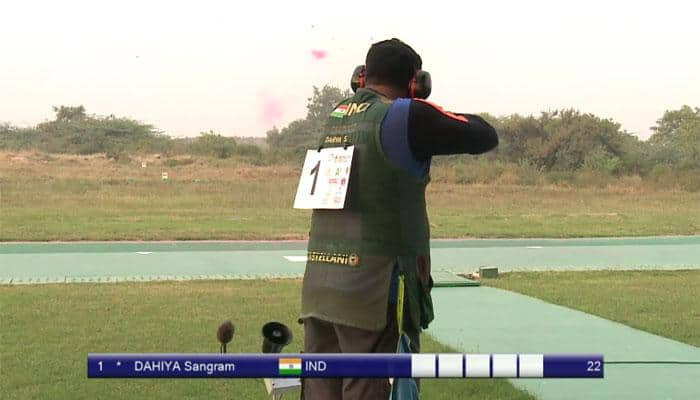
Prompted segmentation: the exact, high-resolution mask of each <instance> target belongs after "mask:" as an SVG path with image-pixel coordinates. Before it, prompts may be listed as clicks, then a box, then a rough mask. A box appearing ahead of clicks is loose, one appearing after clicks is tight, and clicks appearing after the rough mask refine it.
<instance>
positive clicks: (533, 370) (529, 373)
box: [520, 354, 544, 378]
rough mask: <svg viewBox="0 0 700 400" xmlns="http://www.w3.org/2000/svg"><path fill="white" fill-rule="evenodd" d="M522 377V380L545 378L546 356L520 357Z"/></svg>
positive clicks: (525, 355) (529, 355)
mask: <svg viewBox="0 0 700 400" xmlns="http://www.w3.org/2000/svg"><path fill="white" fill-rule="evenodd" d="M520 377H521V378H542V377H544V355H543V354H521V355H520Z"/></svg>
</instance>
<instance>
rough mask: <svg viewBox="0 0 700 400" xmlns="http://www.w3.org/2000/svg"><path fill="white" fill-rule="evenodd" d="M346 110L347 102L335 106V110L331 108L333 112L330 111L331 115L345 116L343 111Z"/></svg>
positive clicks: (336, 116)
mask: <svg viewBox="0 0 700 400" xmlns="http://www.w3.org/2000/svg"><path fill="white" fill-rule="evenodd" d="M347 111H348V106H347V104H344V105H340V106H338V108H336V109H335V110H333V112H332V113H331V117H335V118H343V117H344V116H345V113H346V112H347Z"/></svg>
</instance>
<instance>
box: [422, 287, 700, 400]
mask: <svg viewBox="0 0 700 400" xmlns="http://www.w3.org/2000/svg"><path fill="white" fill-rule="evenodd" d="M432 297H433V303H434V304H435V316H436V318H435V321H433V323H432V324H431V325H430V329H429V330H428V333H429V334H430V335H431V336H433V337H434V338H435V339H437V340H438V341H439V342H441V343H443V344H446V345H449V346H451V347H454V348H455V349H459V350H461V351H463V352H465V353H545V354H546V353H550V354H551V353H602V354H604V356H605V360H606V361H619V360H626V361H658V360H675V361H699V360H700V349H699V348H697V347H694V346H691V345H687V344H684V343H679V342H676V341H673V340H670V339H667V338H663V337H660V336H656V335H652V334H650V333H646V332H643V331H640V330H636V329H633V328H630V327H628V326H625V325H622V324H619V323H616V322H612V321H609V320H606V319H603V318H599V317H596V316H593V315H590V314H586V313H583V312H580V311H575V310H572V309H569V308H566V307H562V306H558V305H554V304H551V303H546V302H544V301H541V300H538V299H535V298H532V297H528V296H524V295H521V294H517V293H513V292H509V291H505V290H500V289H494V288H489V287H484V286H482V287H478V288H473V289H470V290H459V289H457V288H436V289H434V290H433V292H432ZM698 382H700V366H698V365H609V364H606V365H605V379H601V380H587V379H519V380H513V383H514V384H515V386H516V387H518V388H522V389H525V390H527V391H529V392H530V393H532V394H534V395H535V396H537V397H538V398H539V399H541V400H560V399H568V400H578V399H581V400H583V399H585V400H589V399H596V400H608V399H609V400H618V399H677V400H691V399H700V385H698Z"/></svg>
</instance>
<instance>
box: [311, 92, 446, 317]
mask: <svg viewBox="0 0 700 400" xmlns="http://www.w3.org/2000/svg"><path fill="white" fill-rule="evenodd" d="M390 106H391V101H390V100H389V99H387V98H385V97H383V96H381V95H379V94H377V93H375V92H373V91H371V90H367V89H360V90H358V91H357V93H356V94H355V95H354V96H353V97H351V98H349V99H347V100H345V101H343V102H341V103H340V104H339V105H338V107H337V108H336V109H335V111H334V112H333V113H331V115H330V116H329V117H328V120H327V124H326V129H325V132H324V136H323V137H322V138H321V141H320V146H321V147H339V146H348V145H353V146H354V147H355V151H354V155H353V163H352V168H351V171H350V180H349V186H348V194H347V197H346V202H345V208H344V209H342V210H314V211H313V214H312V218H311V231H310V233H309V244H308V259H307V263H306V271H305V274H304V283H303V290H302V312H301V318H302V319H303V318H308V317H315V318H318V319H321V320H324V321H329V322H333V323H338V324H343V325H348V326H353V327H357V328H362V329H367V330H373V331H378V330H381V329H383V328H384V327H385V326H386V323H387V321H386V315H387V312H386V311H387V304H388V296H389V285H390V281H391V275H392V270H393V268H394V266H395V265H397V263H398V264H399V267H400V270H401V272H402V273H403V274H404V276H405V281H406V287H405V293H406V299H405V302H406V310H408V315H406V316H405V317H404V321H405V326H407V327H419V326H422V327H427V324H428V322H430V321H431V320H432V319H433V315H432V302H431V299H430V294H429V290H430V285H429V284H428V280H429V276H428V277H426V276H425V271H423V272H424V273H423V277H422V279H421V278H420V276H419V275H420V274H419V273H418V270H419V268H418V264H419V263H420V262H419V261H418V260H422V261H425V260H428V262H429V255H430V248H429V237H430V227H429V223H428V215H427V210H426V205H425V188H426V185H427V184H428V182H429V180H430V179H429V177H426V178H425V179H417V178H416V177H414V176H412V175H410V174H408V173H406V172H404V171H402V170H400V169H398V168H396V167H395V166H394V165H392V164H391V162H390V161H389V160H388V159H387V157H386V155H385V154H384V151H383V150H382V146H381V139H380V127H381V124H382V121H383V119H384V116H385V115H386V113H387V112H388V110H389V107H390ZM423 264H424V262H423ZM423 267H425V265H423Z"/></svg>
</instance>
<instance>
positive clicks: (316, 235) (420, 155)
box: [301, 39, 498, 400]
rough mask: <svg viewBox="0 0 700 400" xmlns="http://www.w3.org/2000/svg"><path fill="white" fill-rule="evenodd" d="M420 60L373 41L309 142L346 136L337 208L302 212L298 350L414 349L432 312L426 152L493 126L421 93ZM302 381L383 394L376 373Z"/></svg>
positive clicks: (340, 142)
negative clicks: (348, 93)
mask: <svg viewBox="0 0 700 400" xmlns="http://www.w3.org/2000/svg"><path fill="white" fill-rule="evenodd" d="M421 68H422V60H421V57H420V56H419V55H418V53H416V52H415V51H414V50H413V49H412V48H411V47H410V46H408V45H407V44H405V43H403V42H402V41H400V40H398V39H391V40H385V41H381V42H378V43H375V44H373V45H372V46H371V48H370V49H369V51H368V53H367V57H366V61H365V65H364V66H361V67H358V68H357V69H356V71H355V74H354V75H353V79H352V82H353V89H355V90H356V92H355V95H354V96H352V97H351V98H348V99H346V100H344V101H342V102H341V103H340V104H339V105H338V106H337V108H336V109H335V110H334V111H333V112H332V113H331V114H330V115H329V117H328V119H327V123H326V128H325V131H324V134H323V137H322V138H321V139H320V142H319V152H320V151H321V150H322V149H323V148H329V147H348V146H354V154H353V158H352V165H351V169H350V179H349V186H348V188H347V194H346V197H345V202H344V207H343V208H342V209H334V210H330V209H314V211H313V214H312V221H311V231H310V237H309V244H308V251H309V257H308V261H307V264H306V272H305V275H304V283H303V291H302V311H301V321H303V323H304V334H305V338H304V352H306V353H394V352H397V349H399V347H398V344H399V338H400V337H406V338H408V339H410V340H406V343H405V347H407V348H408V349H410V351H411V352H419V350H420V342H419V333H420V331H421V329H425V328H427V327H428V324H429V323H430V322H431V321H432V320H433V308H432V300H431V297H430V291H431V289H432V286H433V281H432V278H431V276H430V248H429V239H430V233H429V230H430V229H429V226H430V225H429V223H428V214H427V211H426V203H425V189H426V186H427V184H428V182H429V180H430V177H429V171H430V163H431V158H432V157H433V156H436V155H445V154H464V153H468V154H480V153H484V152H487V151H489V150H491V149H493V148H495V147H496V146H497V145H498V136H497V135H496V131H495V130H494V129H493V127H491V125H489V124H488V123H487V122H486V121H484V120H483V119H482V118H480V117H478V116H476V115H472V114H453V113H449V112H445V111H443V110H442V109H441V108H440V107H437V106H435V105H433V104H431V103H428V102H426V101H425V100H424V99H425V98H427V97H428V95H429V94H430V91H431V79H430V75H429V74H428V73H427V72H425V71H422V70H421ZM404 294H405V296H404ZM397 310H398V312H397ZM404 316H405V317H404ZM402 333H405V335H402ZM302 386H303V388H302V393H303V397H304V398H305V399H308V400H316V399H319V400H320V399H324V400H325V399H343V400H349V399H388V398H389V394H390V391H391V386H390V384H389V381H388V380H386V379H358V378H344V379H305V380H303V385H302Z"/></svg>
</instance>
